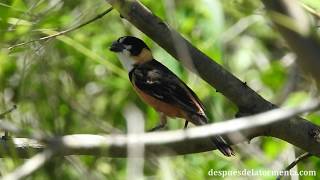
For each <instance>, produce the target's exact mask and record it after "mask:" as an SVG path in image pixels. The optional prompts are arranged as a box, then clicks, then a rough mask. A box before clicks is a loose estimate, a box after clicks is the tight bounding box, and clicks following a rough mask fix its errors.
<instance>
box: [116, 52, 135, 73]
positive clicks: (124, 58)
mask: <svg viewBox="0 0 320 180" xmlns="http://www.w3.org/2000/svg"><path fill="white" fill-rule="evenodd" d="M117 56H118V58H119V60H120V62H121V64H122V66H123V67H124V68H125V69H127V71H128V72H130V71H131V70H132V69H133V64H134V62H135V60H134V59H132V58H130V57H129V56H128V55H126V54H124V53H123V52H120V53H117Z"/></svg>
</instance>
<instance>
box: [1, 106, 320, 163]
mask: <svg viewBox="0 0 320 180" xmlns="http://www.w3.org/2000/svg"><path fill="white" fill-rule="evenodd" d="M319 107H320V105H319V102H316V101H313V102H311V103H308V104H307V105H304V106H301V107H297V108H290V109H274V110H270V111H267V112H264V113H260V114H257V115H252V116H248V117H241V118H237V119H233V120H229V121H225V122H220V123H214V124H210V125H205V126H200V127H194V128H190V129H186V130H175V131H165V132H151V133H145V134H130V135H120V134H117V135H106V136H102V135H90V134H78V135H77V134H76V135H67V136H63V137H56V138H53V139H49V140H47V141H46V142H47V146H45V145H43V144H41V143H37V141H34V140H30V139H25V138H15V139H13V141H12V142H11V141H5V140H0V151H1V152H4V153H10V152H12V151H10V150H11V149H10V147H12V146H13V147H12V148H16V150H17V151H16V153H17V155H19V156H20V157H24V158H26V157H29V156H30V155H32V154H34V153H38V152H39V151H41V150H42V149H43V148H45V147H47V148H51V149H53V150H54V152H56V153H57V154H58V155H96V156H97V155H98V156H109V157H127V147H128V144H129V143H130V145H135V144H136V145H141V144H144V145H145V155H146V156H152V155H156V156H160V155H176V154H178V155H182V154H190V153H198V152H205V151H210V150H214V149H216V147H214V146H213V144H212V143H211V141H210V139H209V138H208V137H212V136H215V135H225V136H227V137H229V143H230V144H237V143H240V142H244V141H247V140H248V139H251V138H253V137H257V136H260V135H261V134H260V133H261V132H264V131H265V129H268V128H269V126H270V125H272V124H273V123H274V122H287V121H286V119H288V118H292V117H295V116H296V115H297V114H299V113H302V112H309V111H311V110H315V109H317V108H319ZM239 133H241V134H242V135H243V136H241V137H239ZM10 143H11V145H12V146H10V145H9V144H10ZM306 143H308V142H306ZM317 143H318V144H317V145H318V146H317V147H314V146H312V147H310V148H309V149H308V151H310V152H314V153H313V154H314V155H315V156H318V157H319V156H320V151H319V146H320V141H319V142H317ZM28 150H32V151H28ZM13 152H15V151H13ZM1 154H3V153H1Z"/></svg>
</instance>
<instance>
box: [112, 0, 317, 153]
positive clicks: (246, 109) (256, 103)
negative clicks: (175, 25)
mask: <svg viewBox="0 0 320 180" xmlns="http://www.w3.org/2000/svg"><path fill="white" fill-rule="evenodd" d="M107 2H108V3H110V4H111V5H112V6H113V7H114V8H115V9H116V10H117V11H118V12H119V13H120V14H121V17H124V18H125V19H127V20H128V21H129V22H130V23H131V24H133V25H134V26H136V27H137V28H138V29H139V30H141V31H142V32H143V33H145V34H146V35H148V36H149V37H150V38H151V39H152V40H154V41H155V42H156V43H158V44H159V45H160V46H161V47H162V48H164V49H165V50H166V51H167V52H168V53H169V54H171V55H172V56H173V57H175V58H176V59H177V60H180V61H182V62H183V60H184V59H180V58H179V52H178V51H177V49H176V47H175V44H183V46H185V48H186V50H187V52H188V53H189V55H190V59H191V61H192V62H191V64H190V62H184V63H183V64H184V65H187V68H189V69H191V70H193V71H194V72H196V73H198V74H199V76H200V77H201V78H202V79H204V80H205V81H206V82H207V83H209V84H210V85H211V86H212V87H215V88H216V89H217V91H218V92H221V93H222V94H223V95H224V96H226V97H227V98H228V99H230V100H231V101H232V102H234V103H235V104H236V105H237V106H238V108H239V112H240V114H255V113H259V112H264V111H267V110H270V109H272V108H275V106H274V105H273V104H272V103H270V102H268V101H267V100H265V99H264V98H262V97H261V96H260V95H259V94H257V93H256V92H255V91H254V90H252V89H251V88H249V87H248V86H247V85H246V83H243V82H242V81H240V80H239V79H238V78H236V77H235V76H233V75H232V74H231V73H229V72H228V71H227V70H225V69H224V68H223V67H222V66H220V65H219V64H217V63H215V61H214V60H212V59H211V58H209V57H208V56H206V55H205V54H203V53H202V52H201V51H200V50H198V49H197V48H196V47H194V46H193V45H192V44H191V43H190V42H189V41H187V40H186V39H184V38H183V37H182V36H181V35H180V34H179V33H178V32H177V31H175V30H173V29H171V28H170V27H169V26H168V25H166V24H165V23H164V22H163V21H162V20H161V19H160V18H159V17H157V16H156V15H154V14H152V13H151V11H150V10H148V9H147V8H146V7H144V6H143V5H141V4H140V3H139V2H138V1H135V0H107ZM177 42H178V43H177ZM319 132H320V127H319V126H317V125H315V124H313V123H311V122H309V121H307V120H305V119H303V118H299V117H297V118H291V119H290V120H288V121H281V122H277V123H274V124H273V125H270V126H268V127H266V128H262V129H260V130H259V131H255V133H251V132H243V133H244V134H245V135H253V134H255V135H254V137H255V136H257V135H266V136H273V137H276V138H279V139H282V140H284V141H287V142H289V143H291V144H293V145H295V146H297V147H300V148H302V149H304V150H305V151H308V152H310V153H312V154H319V151H320V148H319V147H320V144H319V141H318V140H317V138H318V136H319ZM194 143H196V144H197V142H194ZM180 145H181V144H180ZM197 145H199V146H200V147H201V145H200V144H197ZM200 147H199V149H201V148H200Z"/></svg>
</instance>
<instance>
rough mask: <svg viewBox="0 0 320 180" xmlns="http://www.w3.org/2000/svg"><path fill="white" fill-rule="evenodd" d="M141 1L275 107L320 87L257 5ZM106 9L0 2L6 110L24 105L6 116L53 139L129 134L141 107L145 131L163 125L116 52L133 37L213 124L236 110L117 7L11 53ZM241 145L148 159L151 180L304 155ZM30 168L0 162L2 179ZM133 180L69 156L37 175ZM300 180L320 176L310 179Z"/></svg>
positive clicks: (235, 0)
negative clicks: (114, 45) (127, 112)
mask: <svg viewBox="0 0 320 180" xmlns="http://www.w3.org/2000/svg"><path fill="white" fill-rule="evenodd" d="M303 2H305V3H306V4H308V5H309V6H310V7H312V8H314V9H317V10H319V9H320V5H319V3H318V4H317V3H312V2H315V1H307V0H304V1H303ZM142 3H143V4H144V5H145V6H147V7H148V8H149V9H151V10H152V11H153V13H154V14H156V15H158V16H160V17H161V18H162V19H164V20H165V21H166V22H168V23H169V24H171V25H172V26H173V27H175V28H176V29H177V30H178V31H179V32H180V33H182V34H183V35H184V37H186V38H187V39H189V40H190V41H191V42H192V43H193V44H194V45H195V46H196V47H198V48H199V49H201V50H202V51H203V52H204V53H205V54H207V55H209V56H210V57H212V58H213V59H214V60H215V61H217V62H219V63H220V64H222V65H223V66H224V67H225V68H227V69H228V70H229V71H230V72H232V73H233V74H235V75H236V76H237V77H238V78H240V79H241V80H243V81H245V82H247V84H248V85H249V86H250V87H251V88H253V89H254V90H255V91H257V92H258V93H259V94H261V95H262V96H263V97H265V98H266V99H268V100H270V101H271V102H274V103H276V104H278V105H282V104H285V105H287V106H293V105H297V104H300V103H302V102H303V101H306V100H307V99H308V97H309V96H310V92H313V87H314V86H312V85H311V84H310V81H308V79H306V78H305V76H303V75H302V74H301V72H300V71H299V70H298V69H297V68H296V66H295V63H294V55H293V54H291V52H290V50H289V49H288V47H287V45H286V44H285V42H284V41H283V40H282V38H281V37H280V35H279V34H278V33H277V32H276V31H275V30H274V29H273V28H272V26H270V23H269V21H268V19H266V18H265V17H266V16H265V11H264V9H263V7H262V5H261V3H260V2H259V1H248V0H228V1H217V0H212V1H209V0H200V1H182V0H175V1H168V0H160V1H157V2H155V1H152V0H142ZM108 7H109V6H108V4H107V3H106V2H105V1H102V0H101V1H80V0H77V1H59V0H58V1H35V0H30V1H22V0H4V1H2V2H0V33H1V36H0V47H1V49H0V110H1V111H4V110H5V109H8V108H9V107H11V106H12V105H13V104H17V106H18V109H17V110H16V111H14V112H13V113H11V114H9V115H8V116H7V117H8V118H9V119H10V120H11V121H12V122H13V123H15V124H16V125H18V126H20V127H23V128H26V129H30V130H33V129H36V130H41V131H43V132H44V133H46V134H48V135H65V134H73V133H75V134H76V133H77V134H78V133H90V134H103V133H108V134H109V133H113V132H119V131H120V132H126V121H125V118H124V112H123V111H124V109H125V108H126V107H127V106H128V105H130V104H134V105H136V106H137V107H139V109H140V110H141V111H142V112H143V113H144V115H145V119H146V120H147V121H146V123H145V124H146V129H151V128H152V127H153V126H155V125H156V124H157V123H158V118H159V116H158V114H157V113H156V112H155V111H154V110H153V109H151V108H150V107H148V106H147V105H145V104H144V103H142V102H141V101H140V99H139V98H138V97H137V95H136V94H135V93H134V91H133V90H132V87H131V85H130V82H129V81H128V78H127V73H126V72H125V71H124V70H122V68H121V65H120V63H119V62H118V60H117V58H116V56H115V55H114V54H113V53H111V52H110V51H109V50H108V47H109V46H110V44H111V42H112V41H114V40H115V39H117V38H118V37H120V36H123V35H127V34H132V35H135V36H138V37H140V38H142V39H143V40H145V41H146V42H147V44H148V45H149V46H150V48H151V49H152V51H153V52H154V56H155V57H156V59H158V60H159V61H161V62H162V63H163V64H165V65H166V66H167V67H169V68H170V69H171V70H172V71H174V72H175V73H176V74H177V75H178V76H179V77H181V78H182V79H183V80H184V81H185V82H186V83H187V84H188V85H189V86H190V87H191V88H192V89H193V90H194V91H195V92H196V94H198V96H199V97H200V99H202V100H203V102H204V104H205V106H206V110H207V114H208V116H209V118H210V119H211V120H212V122H215V121H223V120H226V119H230V118H232V117H233V116H234V114H235V113H236V111H237V109H236V107H235V106H234V105H233V104H232V102H230V101H228V100H227V99H226V98H225V97H223V96H222V95H221V94H220V93H218V92H215V90H214V89H212V88H211V87H210V86H209V85H208V84H206V83H205V82H204V81H202V80H201V79H200V78H199V77H197V76H196V75H194V74H192V73H190V72H189V71H187V70H185V69H184V68H183V67H182V65H180V64H179V63H178V62H177V61H175V60H174V59H173V58H172V57H171V56H170V55H168V54H167V53H166V52H165V51H164V50H163V49H161V48H159V46H158V45H156V44H155V43H154V42H152V41H151V40H150V39H149V38H148V37H146V36H145V35H143V34H142V33H141V32H139V31H138V30H137V29H136V28H134V27H133V26H132V25H130V23H128V22H126V21H125V20H123V19H121V18H120V16H119V14H118V13H117V12H116V11H112V12H111V13H109V14H108V15H106V16H105V17H104V18H103V19H100V20H97V21H96V22H94V23H92V24H90V25H87V26H85V27H83V28H81V29H78V30H76V31H74V32H71V33H68V34H66V35H63V36H60V37H58V38H56V39H51V40H48V41H44V42H36V43H32V44H29V45H27V46H23V47H19V48H15V49H13V50H11V51H9V50H8V49H7V47H9V46H11V45H14V44H17V43H20V42H24V41H28V40H31V39H37V38H40V37H42V36H46V35H48V34H52V33H54V32H57V31H61V30H65V29H67V28H70V27H73V26H75V25H78V24H80V23H81V22H84V21H86V20H87V19H90V18H92V17H93V16H95V15H96V14H98V13H99V12H102V11H104V10H105V9H107V8H108ZM307 118H309V119H310V121H313V122H315V123H318V124H319V122H320V114H319V113H313V114H309V115H308V116H307ZM182 127H183V121H181V120H169V125H168V129H178V128H182ZM12 136H14V135H12ZM235 149H236V152H237V156H236V157H234V158H225V157H223V156H222V155H221V154H219V153H218V152H206V153H201V154H191V155H186V156H176V157H164V158H155V157H154V158H150V159H146V160H145V169H144V171H145V175H146V176H147V177H150V179H152V178H153V177H155V178H156V179H208V178H210V177H209V176H208V175H207V173H208V171H209V170H210V169H215V170H239V169H255V170H259V169H263V170H279V169H282V168H283V166H285V165H286V164H287V163H289V162H288V161H287V160H283V157H285V154H286V153H288V152H292V151H296V152H297V153H298V154H299V153H300V151H299V150H293V146H291V145H289V144H287V143H285V142H282V141H279V140H277V139H274V138H257V139H254V140H252V142H251V143H250V144H246V143H244V144H242V145H239V146H237V147H236V148H235ZM23 162H24V161H23V160H21V159H18V158H12V157H7V158H4V159H2V160H1V161H0V173H1V174H7V173H8V172H10V171H12V170H13V169H14V168H16V167H17V166H19V165H21V164H22V163H23ZM298 169H299V170H318V169H320V163H319V159H317V158H311V160H310V161H305V162H302V163H301V165H300V164H299V167H298ZM319 176H320V174H319V171H318V178H319ZM125 177H126V159H112V158H100V157H92V156H71V157H66V158H57V159H54V160H52V161H50V162H49V163H48V164H47V165H45V166H44V167H43V168H41V169H40V170H39V171H37V172H36V173H34V174H33V175H32V176H31V177H30V179H106V178H107V179H124V178H125ZM220 178H221V177H220ZM231 178H232V177H229V179H231ZM241 178H242V179H244V178H246V177H241ZM256 178H257V177H255V178H253V179H256ZM259 178H260V179H274V177H259ZM301 179H317V177H303V176H302V177H301Z"/></svg>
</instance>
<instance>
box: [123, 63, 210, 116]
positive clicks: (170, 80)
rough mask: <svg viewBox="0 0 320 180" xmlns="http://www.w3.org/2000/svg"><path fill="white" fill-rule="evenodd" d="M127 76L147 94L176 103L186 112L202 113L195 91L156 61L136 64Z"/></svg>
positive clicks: (202, 109)
mask: <svg viewBox="0 0 320 180" xmlns="http://www.w3.org/2000/svg"><path fill="white" fill-rule="evenodd" d="M129 76H130V80H131V82H132V83H134V85H135V86H136V87H137V88H139V89H141V90H143V91H144V92H146V93H147V94H148V95H151V96H152V97H155V98H157V99H159V100H162V101H164V102H167V103H170V104H175V105H178V106H179V107H180V108H182V109H183V110H185V111H187V112H192V113H197V114H198V113H200V114H203V115H204V108H203V105H202V104H201V102H200V100H199V98H198V97H197V96H196V95H195V93H194V92H193V91H192V90H191V89H190V88H189V87H188V86H187V85H186V84H184V83H183V82H182V81H181V80H180V79H179V78H178V77H177V76H176V75H175V74H173V73H172V72H171V71H170V70H169V69H168V68H167V67H165V66H164V65H162V64H161V63H159V62H158V61H156V60H152V61H149V62H146V63H144V64H141V65H138V66H137V67H135V68H134V69H133V70H132V71H131V72H130V74H129Z"/></svg>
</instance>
